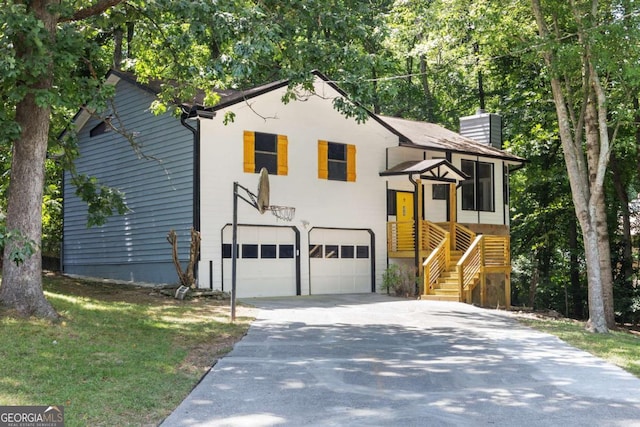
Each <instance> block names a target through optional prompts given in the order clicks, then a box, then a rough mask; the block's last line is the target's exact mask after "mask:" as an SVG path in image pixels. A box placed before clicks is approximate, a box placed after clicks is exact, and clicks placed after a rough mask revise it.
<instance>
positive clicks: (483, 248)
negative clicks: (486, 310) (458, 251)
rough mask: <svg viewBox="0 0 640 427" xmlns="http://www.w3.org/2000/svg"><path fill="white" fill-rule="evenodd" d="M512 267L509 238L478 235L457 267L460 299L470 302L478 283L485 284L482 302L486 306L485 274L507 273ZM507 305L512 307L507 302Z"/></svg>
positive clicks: (482, 290)
mask: <svg viewBox="0 0 640 427" xmlns="http://www.w3.org/2000/svg"><path fill="white" fill-rule="evenodd" d="M510 265H511V256H510V249H509V237H508V236H484V235H478V236H476V238H475V239H474V241H473V242H472V243H471V246H469V249H467V251H466V252H465V253H464V255H463V256H462V258H460V261H458V264H457V265H456V269H457V273H458V290H459V293H460V299H461V300H462V301H464V300H466V301H467V302H469V299H470V298H469V296H470V294H471V291H473V288H474V287H475V286H476V284H477V283H478V281H481V282H482V283H483V285H482V288H481V295H480V300H481V304H484V287H485V286H484V275H485V272H487V271H490V270H491V269H494V271H506V270H505V269H507V268H509V266H510ZM507 305H510V303H509V302H507Z"/></svg>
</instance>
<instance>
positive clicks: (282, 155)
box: [278, 135, 289, 175]
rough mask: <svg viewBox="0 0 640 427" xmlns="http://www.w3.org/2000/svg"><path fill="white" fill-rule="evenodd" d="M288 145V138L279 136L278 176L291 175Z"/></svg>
mask: <svg viewBox="0 0 640 427" xmlns="http://www.w3.org/2000/svg"><path fill="white" fill-rule="evenodd" d="M288 145H289V140H288V139H287V136H286V135H278V175H287V174H288V173H289V166H288V165H289V155H288V153H287V149H288Z"/></svg>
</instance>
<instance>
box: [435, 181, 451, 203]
mask: <svg viewBox="0 0 640 427" xmlns="http://www.w3.org/2000/svg"><path fill="white" fill-rule="evenodd" d="M448 192H449V184H433V193H432V194H431V198H432V199H433V200H447V193H448Z"/></svg>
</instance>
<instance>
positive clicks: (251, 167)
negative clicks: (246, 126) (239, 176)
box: [244, 130, 256, 173]
mask: <svg viewBox="0 0 640 427" xmlns="http://www.w3.org/2000/svg"><path fill="white" fill-rule="evenodd" d="M244 171H245V172H249V173H255V171H256V135H255V133H254V132H250V131H248V130H245V131H244Z"/></svg>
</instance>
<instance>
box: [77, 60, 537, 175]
mask: <svg viewBox="0 0 640 427" xmlns="http://www.w3.org/2000/svg"><path fill="white" fill-rule="evenodd" d="M311 73H312V74H313V75H314V76H316V77H317V78H319V79H320V80H322V81H323V82H325V83H326V84H327V85H328V86H330V87H331V88H332V89H333V90H335V91H336V92H337V93H339V94H340V95H341V96H342V97H344V98H345V99H346V100H348V101H349V102H352V103H354V104H355V105H357V106H359V107H360V108H362V109H363V110H364V111H365V112H366V113H367V115H368V116H369V118H370V119H372V120H374V121H376V122H377V123H379V124H380V125H382V126H383V127H385V128H386V129H387V130H389V131H390V132H391V133H393V134H395V135H396V136H398V139H399V141H400V146H404V147H411V148H419V149H423V150H424V149H429V150H435V151H444V152H447V151H449V152H455V153H460V154H470V155H476V156H483V157H489V158H496V159H502V160H506V161H508V162H512V163H514V164H523V163H524V162H526V160H525V159H524V158H522V157H519V156H516V155H515V154H511V153H509V152H507V151H504V150H499V149H497V148H495V147H492V146H490V145H485V144H481V143H479V142H477V141H475V140H473V139H471V138H467V137H464V136H462V135H460V134H458V133H456V132H453V131H450V130H448V129H446V128H444V127H442V126H440V125H436V124H434V123H428V122H420V121H414V120H407V119H401V118H398V117H387V116H382V115H377V114H374V113H373V112H371V111H370V110H368V109H367V108H365V107H363V106H362V105H360V104H358V103H355V102H354V101H351V100H349V96H348V95H347V93H346V92H344V91H343V90H342V89H341V88H340V87H338V86H337V85H336V84H335V83H334V82H333V81H331V80H330V79H329V78H328V77H327V76H325V75H324V74H322V73H321V72H319V71H317V70H314V71H312V72H311ZM119 80H125V81H127V82H129V83H131V84H133V85H135V86H137V87H139V88H141V89H143V90H145V91H147V92H150V93H152V94H154V95H157V94H158V93H159V92H160V91H161V90H162V85H163V84H171V82H166V81H161V80H150V81H149V82H146V83H141V82H139V81H138V79H137V78H136V76H135V74H133V73H129V72H125V71H119V70H110V71H109V72H108V73H107V75H106V82H107V83H111V84H116V83H117V82H118V81H119ZM289 83H290V80H278V81H275V82H271V83H267V84H264V85H261V86H256V87H254V88H251V89H248V90H244V91H236V90H220V91H218V94H219V95H220V102H218V103H217V104H216V105H214V106H206V105H204V102H203V101H204V93H202V92H198V93H197V95H196V97H195V98H194V100H193V101H191V102H183V103H181V104H180V105H181V106H182V107H184V108H183V110H186V111H189V112H188V113H187V112H185V115H187V116H193V115H196V110H206V111H217V110H221V109H223V108H226V107H230V106H232V105H235V104H238V103H240V102H245V101H247V100H249V99H251V98H255V97H257V96H260V95H262V94H265V93H268V92H271V91H273V90H277V89H280V88H283V87H285V86H287V85H288V84H289ZM88 118H89V114H88V113H87V112H86V111H84V110H83V109H81V110H80V111H79V112H78V113H77V114H76V116H75V117H74V120H73V121H75V122H76V123H77V124H79V125H80V126H79V127H82V126H83V125H84V123H86V121H87V120H88Z"/></svg>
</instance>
